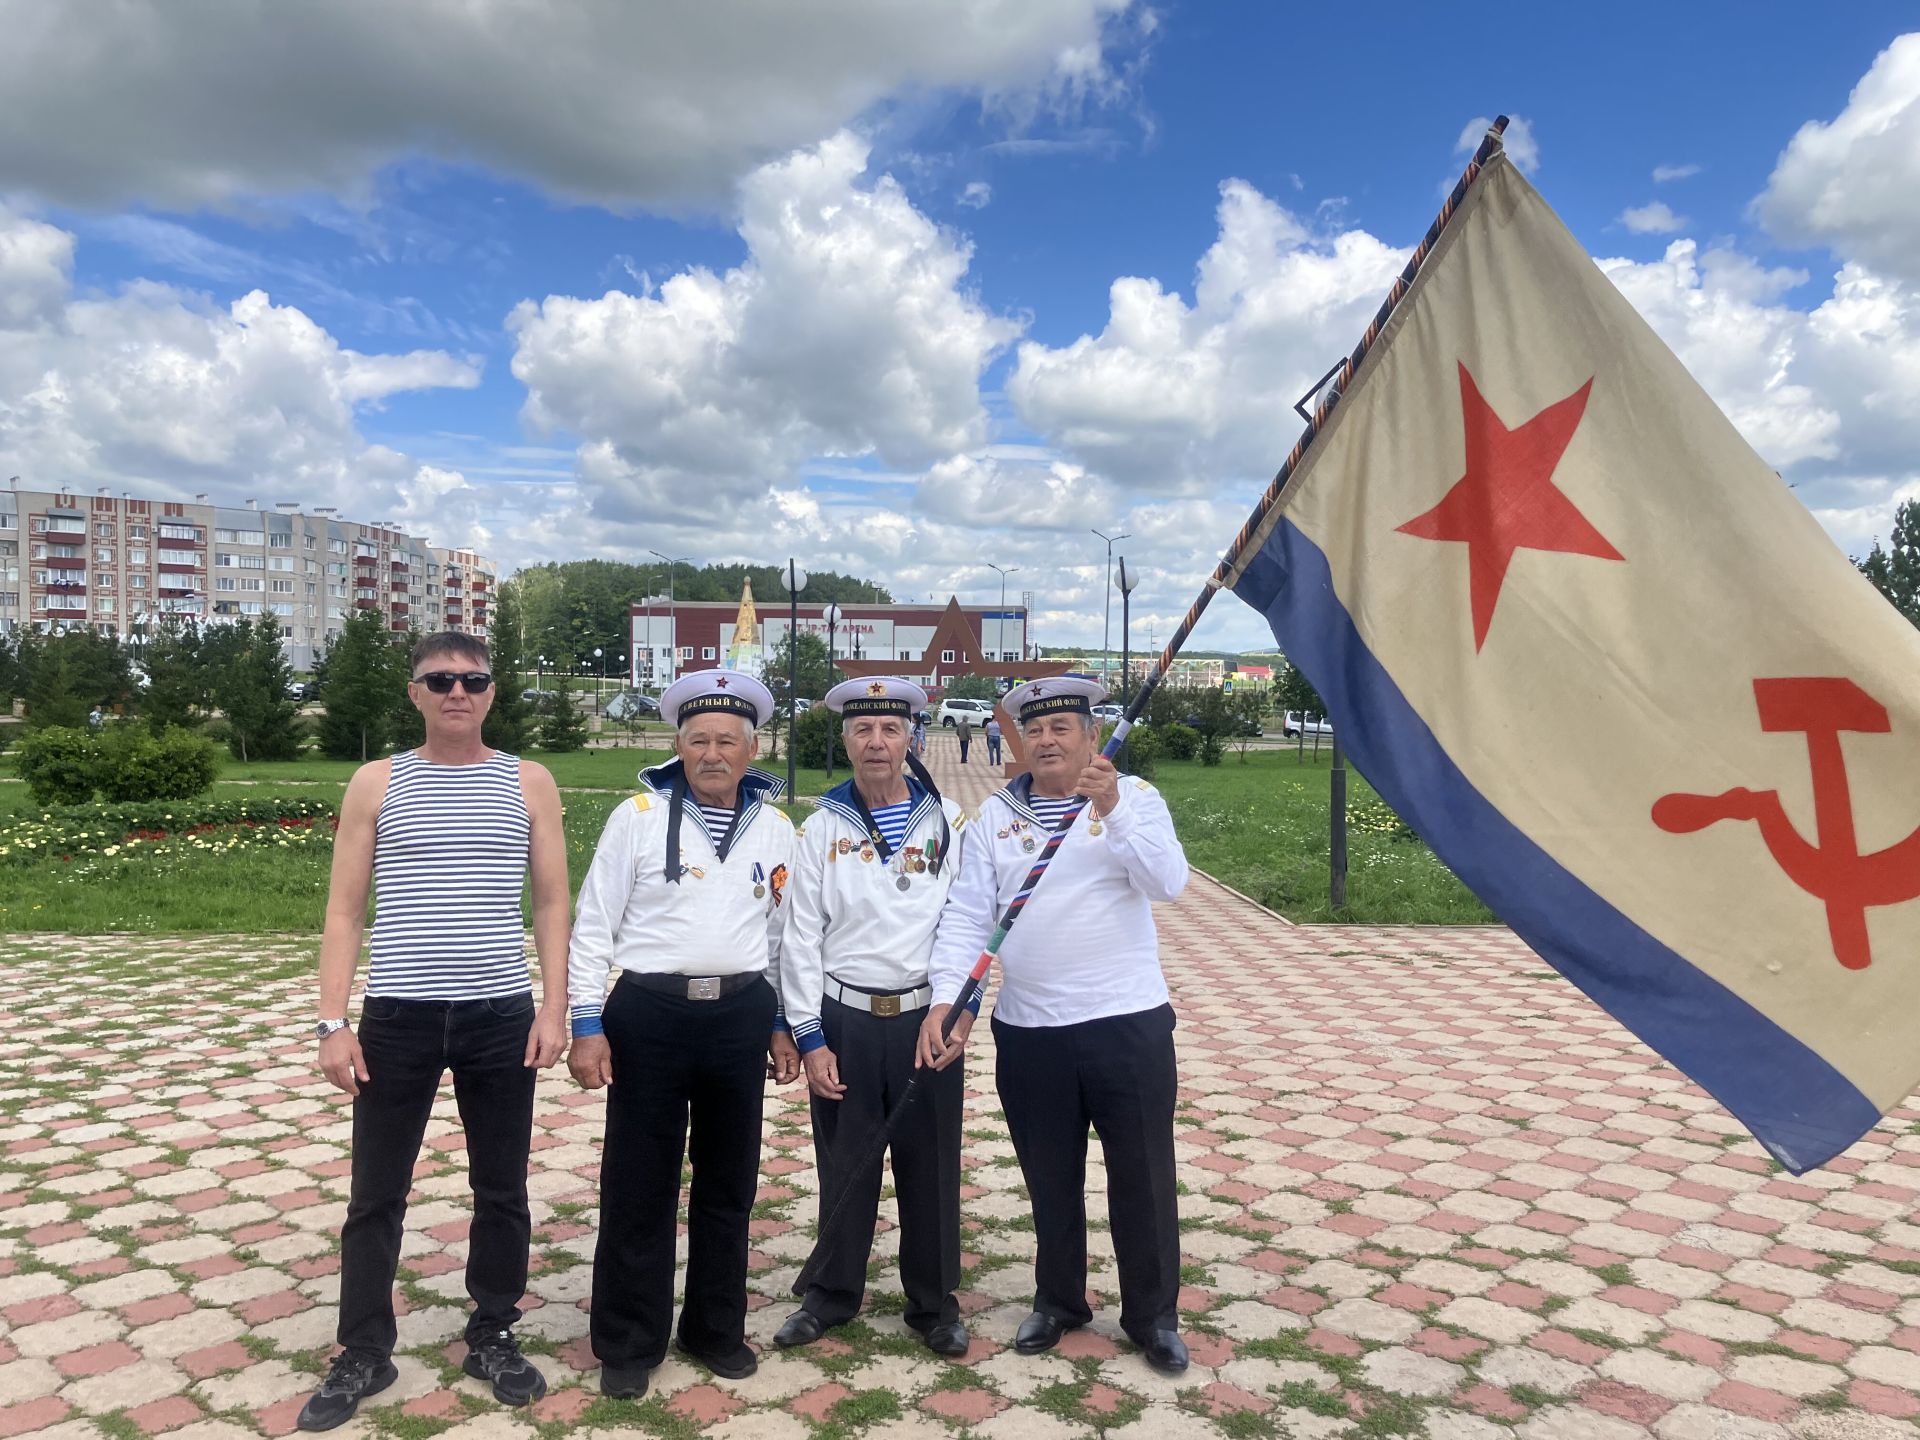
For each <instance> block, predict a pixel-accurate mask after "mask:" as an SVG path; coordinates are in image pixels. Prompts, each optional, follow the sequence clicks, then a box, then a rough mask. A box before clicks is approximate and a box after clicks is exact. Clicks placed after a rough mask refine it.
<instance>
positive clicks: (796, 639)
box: [774, 559, 833, 795]
mask: <svg viewBox="0 0 1920 1440" xmlns="http://www.w3.org/2000/svg"><path fill="white" fill-rule="evenodd" d="M806 588H807V572H806V571H804V570H802V569H801V568H800V567H799V565H797V564H796V563H795V562H794V561H793V560H792V559H788V561H787V794H789V795H791V794H793V793H794V789H795V786H796V783H797V782H796V779H795V774H794V764H795V762H794V756H793V741H794V726H795V720H796V717H797V716H798V715H799V713H800V707H799V706H798V705H797V704H795V703H794V702H795V701H797V700H798V699H799V698H800V592H801V591H802V590H804V589H806ZM774 733H775V734H776V735H777V734H778V733H779V732H778V731H775V732H774ZM827 743H828V745H829V746H831V745H832V743H833V739H832V737H831V736H829V737H828V739H827ZM828 759H829V760H831V759H832V751H831V750H829V751H828Z"/></svg>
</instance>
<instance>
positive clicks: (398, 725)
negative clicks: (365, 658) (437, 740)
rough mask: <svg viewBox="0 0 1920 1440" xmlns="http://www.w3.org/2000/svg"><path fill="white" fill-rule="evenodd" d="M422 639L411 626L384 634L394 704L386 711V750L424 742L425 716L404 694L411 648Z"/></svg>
mask: <svg viewBox="0 0 1920 1440" xmlns="http://www.w3.org/2000/svg"><path fill="white" fill-rule="evenodd" d="M423 638H424V637H423V636H422V635H421V634H420V629H419V627H418V626H414V625H410V626H408V627H407V629H406V630H404V631H392V630H389V631H388V632H387V644H388V645H389V646H391V647H392V651H393V665H394V674H395V683H394V686H393V689H392V691H391V692H390V693H391V694H392V696H393V702H392V704H391V706H390V707H389V709H388V711H387V748H388V749H389V750H412V749H415V748H416V747H418V746H421V745H424V744H426V743H427V717H426V716H424V715H422V714H421V713H420V709H419V707H418V706H417V705H415V704H414V703H413V697H412V696H410V695H409V694H407V682H408V681H409V680H411V679H412V678H413V647H414V646H416V645H418V644H419V643H420V641H421V640H422V639H423Z"/></svg>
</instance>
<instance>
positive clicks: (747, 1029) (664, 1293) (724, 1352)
mask: <svg viewBox="0 0 1920 1440" xmlns="http://www.w3.org/2000/svg"><path fill="white" fill-rule="evenodd" d="M772 713H773V696H772V694H771V693H769V692H768V690H767V687H766V686H764V685H762V684H761V683H760V682H759V681H758V680H755V679H754V678H753V677H752V676H751V675H747V674H744V673H742V672H740V671H737V670H700V671H695V672H694V673H693V674H691V675H686V676H682V677H681V678H680V679H679V680H676V681H675V682H674V683H673V684H671V685H669V686H668V687H667V688H666V691H665V693H663V694H662V695H661V696H660V714H661V717H662V718H663V719H665V720H666V721H667V722H668V723H669V724H671V725H674V726H676V727H677V729H678V734H677V735H676V737H675V739H674V751H675V755H676V758H675V759H674V760H673V761H671V762H670V763H668V764H666V765H661V766H658V767H656V768H655V769H651V770H648V771H646V772H645V773H644V774H643V775H642V776H641V779H642V781H643V782H644V783H645V784H646V786H647V790H646V792H645V793H643V794H639V795H635V796H634V797H633V798H632V799H630V800H627V801H624V802H623V803H622V804H620V805H619V806H618V807H617V808H616V809H615V810H614V812H613V814H612V815H611V816H610V817H609V818H608V820H607V827H606V829H605V830H604V831H603V832H602V833H601V836H600V843H599V845H598V847H597V848H596V849H595V850H594V854H593V865H592V867H591V868H590V869H589V870H588V872H587V878H586V881H585V883H584V884H582V885H581V887H580V908H579V913H578V915H577V916H576V917H575V920H574V926H573V942H572V946H571V951H570V962H569V965H570V971H571V974H570V979H569V990H570V997H569V998H570V1000H571V1002H572V1006H573V1056H572V1059H571V1061H570V1062H569V1063H570V1068H571V1069H572V1071H573V1075H574V1078H575V1079H576V1080H578V1081H579V1082H580V1083H581V1084H582V1085H584V1086H586V1087H587V1088H588V1089H598V1088H599V1087H600V1086H602V1085H608V1084H611V1089H609V1091H608V1092H607V1139H606V1148H605V1150H604V1151H603V1152H602V1156H601V1163H600V1239H599V1243H598V1244H597V1246H596V1247H595V1249H594V1255H593V1317H592V1338H593V1353H594V1354H595V1355H596V1356H598V1357H599V1360H600V1388H601V1390H602V1391H604V1392H605V1393H606V1394H608V1395H612V1396H619V1397H626V1398H634V1397H637V1396H640V1395H644V1394H645V1393H646V1390H647V1385H648V1376H649V1372H651V1371H652V1369H653V1367H654V1366H656V1365H658V1364H659V1363H660V1362H661V1361H662V1360H663V1359H665V1358H666V1351H667V1337H668V1332H669V1330H670V1329H671V1328H672V1321H673V1277H674V1248H675V1244H674V1242H675V1233H674V1232H675V1220H676V1216H677V1212H678V1210H679V1205H680V1167H681V1163H682V1161H683V1160H684V1159H685V1158H687V1157H689V1156H690V1157H691V1158H692V1161H693V1184H692V1187H691V1188H690V1190H689V1191H688V1195H687V1288H686V1302H685V1304H684V1305H682V1307H681V1310H680V1322H679V1326H678V1330H677V1337H676V1338H677V1340H678V1343H679V1346H680V1349H681V1350H682V1351H683V1352H684V1353H685V1354H687V1355H689V1356H691V1357H692V1358H694V1359H695V1360H698V1361H699V1362H700V1363H702V1364H703V1365H705V1366H707V1368H708V1369H710V1370H712V1371H713V1372H714V1373H715V1374H716V1375H723V1376H726V1377H728V1378H729V1379H744V1378H745V1377H746V1376H748V1375H751V1374H753V1372H754V1370H755V1369H756V1368H757V1366H758V1364H759V1362H758V1360H757V1359H756V1358H755V1356H754V1353H753V1350H752V1349H751V1348H750V1347H749V1346H748V1345H747V1343H746V1320H747V1224H748V1221H749V1220H750V1219H751V1217H752V1212H753V1197H754V1192H755V1190H756V1189H757V1188H758V1186H759V1178H760V1121H761V1115H762V1111H763V1106H764V1101H765V1097H766V1080H767V1076H768V1075H769V1074H770V1073H771V1074H773V1075H774V1076H775V1078H777V1079H778V1080H780V1081H781V1082H782V1083H785V1082H787V1081H790V1080H793V1079H795V1078H797V1077H798V1075H799V1073H800V1057H799V1054H798V1052H797V1051H796V1050H795V1049H794V1047H793V1040H792V1038H791V1037H790V1036H789V1035H788V1033H787V1030H786V1023H785V1021H784V1020H783V1019H782V1018H781V1015H780V1008H779V1000H778V997H777V996H776V994H775V992H774V988H773V985H772V983H771V982H772V977H773V974H774V971H773V966H774V965H775V963H776V962H777V960H778V958H779V950H780V931H781V925H782V922H783V920H784V919H785V911H784V910H783V909H782V908H781V907H782V905H783V903H784V899H785V894H784V892H785V890H786V886H787V880H788V875H789V867H790V866H791V865H792V863H793V822H792V821H790V820H788V819H787V817H786V816H785V815H783V814H782V813H781V812H780V811H779V810H778V809H777V808H776V807H775V806H774V804H773V802H774V801H775V800H777V799H779V797H780V794H781V792H782V791H783V790H784V789H785V788H786V787H785V786H784V784H783V783H782V782H781V781H780V780H779V779H778V778H777V777H775V776H773V775H769V774H768V773H767V772H766V771H764V770H754V769H751V768H749V763H748V762H750V761H751V760H752V759H753V757H754V756H755V755H756V754H758V753H759V739H758V736H757V735H756V733H755V732H756V731H757V729H758V727H759V726H761V725H764V724H765V723H766V722H767V719H768V717H769V716H771V715H772ZM609 969H617V970H618V971H619V976H620V979H619V983H618V984H616V985H615V986H614V987H613V993H612V994H611V995H609V994H608V993H607V972H608V970H609ZM769 1057H771V1060H772V1064H771V1065H769V1063H768V1062H769Z"/></svg>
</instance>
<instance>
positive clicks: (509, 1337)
mask: <svg viewBox="0 0 1920 1440" xmlns="http://www.w3.org/2000/svg"><path fill="white" fill-rule="evenodd" d="M460 1368H461V1369H462V1370H464V1371H466V1372H467V1374H469V1375H471V1376H473V1378H474V1379H476V1380H485V1381H486V1382H487V1383H488V1384H489V1385H491V1386H493V1398H494V1399H496V1400H498V1401H499V1402H500V1403H501V1404H502V1405H531V1404H532V1403H533V1402H534V1401H536V1400H538V1399H539V1398H540V1397H541V1396H542V1395H544V1394H546V1393H547V1377H546V1376H544V1375H542V1374H541V1373H540V1372H539V1371H538V1370H536V1369H535V1368H534V1366H533V1362H532V1361H531V1360H529V1359H527V1357H526V1356H524V1355H522V1354H521V1353H520V1346H519V1344H518V1342H516V1341H515V1340H514V1338H513V1332H512V1331H511V1330H496V1331H495V1332H493V1333H492V1334H491V1335H480V1336H477V1337H475V1338H473V1339H470V1340H468V1341H467V1358H466V1359H465V1360H464V1361H463V1362H461V1366H460Z"/></svg>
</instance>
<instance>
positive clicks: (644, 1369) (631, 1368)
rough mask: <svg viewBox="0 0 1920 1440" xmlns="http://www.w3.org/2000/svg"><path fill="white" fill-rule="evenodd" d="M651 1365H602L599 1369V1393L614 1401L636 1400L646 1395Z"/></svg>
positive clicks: (651, 1371) (651, 1370)
mask: <svg viewBox="0 0 1920 1440" xmlns="http://www.w3.org/2000/svg"><path fill="white" fill-rule="evenodd" d="M652 1373H653V1367H652V1366H651V1365H603V1366H601V1367H600V1393H601V1394H602V1395H607V1396H611V1397H612V1398H613V1399H615V1400H638V1399H639V1398H640V1397H641V1396H642V1395H644V1394H646V1393H647V1379H648V1377H649V1376H650V1375H652Z"/></svg>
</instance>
